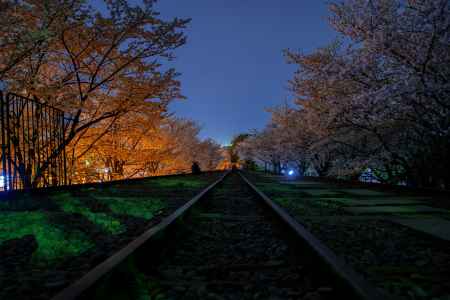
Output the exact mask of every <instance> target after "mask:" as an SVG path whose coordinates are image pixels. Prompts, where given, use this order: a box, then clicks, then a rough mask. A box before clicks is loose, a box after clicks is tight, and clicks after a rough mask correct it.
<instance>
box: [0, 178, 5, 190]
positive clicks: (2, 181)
mask: <svg viewBox="0 0 450 300" xmlns="http://www.w3.org/2000/svg"><path fill="white" fill-rule="evenodd" d="M5 185H6V180H5V176H0V189H3V188H4V187H5Z"/></svg>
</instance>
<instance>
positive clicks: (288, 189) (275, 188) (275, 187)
mask: <svg viewBox="0 0 450 300" xmlns="http://www.w3.org/2000/svg"><path fill="white" fill-rule="evenodd" d="M257 186H258V188H260V189H261V190H263V191H264V192H272V193H298V194H299V195H300V194H301V192H300V190H299V189H298V188H297V187H296V186H293V185H288V184H278V183H258V184H257Z"/></svg>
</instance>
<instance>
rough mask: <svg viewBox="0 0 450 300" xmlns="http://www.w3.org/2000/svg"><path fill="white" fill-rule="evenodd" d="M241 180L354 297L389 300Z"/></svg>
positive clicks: (268, 199)
mask: <svg viewBox="0 0 450 300" xmlns="http://www.w3.org/2000/svg"><path fill="white" fill-rule="evenodd" d="M239 175H240V176H241V178H242V179H243V180H244V181H245V182H246V183H247V185H248V186H249V187H250V188H251V189H252V190H253V191H254V192H255V193H256V194H257V195H258V196H259V197H260V198H261V199H262V200H263V201H264V202H265V204H266V205H268V206H269V207H270V208H271V209H272V211H273V212H274V213H275V214H276V215H277V216H278V217H279V218H280V219H281V220H282V221H283V223H284V224H285V225H287V226H288V227H289V228H290V229H291V230H292V231H293V232H295V233H296V234H297V236H298V237H300V238H301V239H302V240H303V241H304V242H305V244H306V245H307V246H308V247H309V248H310V249H311V250H312V251H313V253H315V254H317V256H318V257H319V258H320V260H321V261H322V262H323V263H325V265H326V266H327V267H328V268H329V269H330V270H331V271H332V272H333V273H334V274H335V275H336V276H337V277H338V278H339V279H340V281H341V282H342V284H344V285H346V286H347V287H348V288H349V289H350V290H352V291H353V292H354V293H355V295H356V296H357V297H359V298H361V299H363V300H382V299H386V300H390V299H392V297H391V296H389V295H386V294H384V293H382V292H381V291H379V290H378V289H376V288H375V287H374V286H372V285H371V284H370V283H368V282H367V281H366V280H364V279H363V278H362V277H361V276H360V275H359V274H358V273H356V271H354V270H353V268H351V267H350V266H349V265H347V264H346V263H344V262H343V261H342V260H340V259H339V258H338V257H337V256H336V255H335V254H334V252H333V251H331V250H330V249H329V248H328V247H327V246H325V245H324V244H323V243H322V242H321V241H320V240H319V239H317V238H316V237H315V236H314V235H313V234H312V233H310V232H309V231H308V230H307V229H306V228H305V227H304V226H303V225H301V224H300V223H298V222H297V221H296V220H295V219H294V218H293V217H291V216H290V215H289V214H288V213H287V212H286V210H284V209H283V208H281V207H280V206H279V205H277V204H276V203H275V202H274V201H272V200H271V199H270V198H269V197H268V196H267V195H266V194H264V193H263V192H262V191H261V190H260V189H258V188H257V187H256V186H255V185H254V184H253V183H252V182H250V180H248V179H247V178H246V177H245V175H244V174H242V173H241V172H239Z"/></svg>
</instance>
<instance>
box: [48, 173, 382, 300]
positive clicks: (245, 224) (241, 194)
mask: <svg viewBox="0 0 450 300" xmlns="http://www.w3.org/2000/svg"><path fill="white" fill-rule="evenodd" d="M386 298H387V297H386V296H385V295H381V294H380V293H379V292H378V291H377V290H375V289H374V288H372V287H371V286H369V285H368V284H367V283H366V282H365V281H364V280H362V279H361V278H360V277H359V276H358V275H356V274H355V273H354V272H353V271H352V270H351V269H349V268H348V267H347V266H345V265H344V264H343V263H341V262H340V261H339V260H338V259H337V258H336V257H334V256H333V254H332V253H331V251H329V250H328V249H327V248H325V247H324V246H323V245H322V244H321V243H320V242H319V241H317V240H315V239H314V237H313V236H311V235H310V234H309V233H308V232H307V231H306V230H304V228H302V227H301V226H300V225H299V224H298V223H296V222H295V221H294V220H293V219H292V218H290V217H289V216H288V215H287V214H286V213H285V212H284V211H283V210H281V209H279V207H277V206H276V205H275V204H273V202H271V200H270V199H269V198H267V197H266V196H265V195H263V194H262V193H261V192H260V191H258V190H257V189H256V188H255V187H254V186H253V185H252V184H251V183H250V182H248V180H247V179H246V178H245V177H244V176H243V175H241V174H239V173H237V172H233V173H230V174H227V175H225V176H224V177H223V178H221V179H220V180H218V181H217V182H215V183H214V184H212V185H211V186H210V187H209V188H207V189H206V190H204V191H203V192H202V193H200V194H199V195H198V196H197V197H195V198H194V199H192V200H191V201H190V202H189V203H187V204H186V205H185V206H183V207H182V208H180V209H179V210H178V211H177V212H175V213H174V214H173V215H171V216H170V217H169V218H167V219H166V220H164V221H163V222H162V223H161V224H160V225H158V226H156V227H155V228H152V229H151V230H149V231H148V232H146V233H145V234H144V235H143V236H141V237H140V238H138V239H137V240H136V241H134V242H133V243H131V244H130V245H129V246H128V247H126V248H125V249H123V250H122V251H120V252H119V253H117V254H116V255H114V256H113V257H111V258H110V259H109V260H107V261H106V262H105V263H103V264H101V265H100V266H98V267H97V268H96V269H94V270H93V271H92V272H90V273H89V274H87V275H86V276H85V277H83V278H82V279H81V280H80V281H79V282H77V283H75V284H74V285H72V286H70V287H69V288H67V289H66V290H64V291H62V292H61V293H60V294H59V295H57V296H56V297H55V298H54V300H60V299H64V300H68V299H216V300H218V299H305V300H320V299H323V300H326V299H386Z"/></svg>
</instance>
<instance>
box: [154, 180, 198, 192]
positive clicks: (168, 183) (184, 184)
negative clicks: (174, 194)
mask: <svg viewBox="0 0 450 300" xmlns="http://www.w3.org/2000/svg"><path fill="white" fill-rule="evenodd" d="M150 182H151V183H152V184H155V185H157V186H158V187H162V188H175V187H180V188H193V189H197V188H201V187H204V186H205V182H204V180H202V179H200V178H160V179H152V180H151V181H150Z"/></svg>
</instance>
